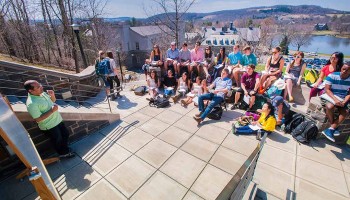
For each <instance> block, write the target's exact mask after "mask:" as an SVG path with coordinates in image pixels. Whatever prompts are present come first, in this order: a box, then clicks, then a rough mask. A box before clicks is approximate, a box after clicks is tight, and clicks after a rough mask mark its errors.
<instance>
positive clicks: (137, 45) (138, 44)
mask: <svg viewBox="0 0 350 200" xmlns="http://www.w3.org/2000/svg"><path fill="white" fill-rule="evenodd" d="M136 50H140V43H138V42H136Z"/></svg>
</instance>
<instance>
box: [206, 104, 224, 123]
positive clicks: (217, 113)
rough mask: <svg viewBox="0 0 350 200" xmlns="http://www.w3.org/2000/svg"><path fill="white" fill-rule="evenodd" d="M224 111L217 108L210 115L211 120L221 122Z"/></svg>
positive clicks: (219, 107)
mask: <svg viewBox="0 0 350 200" xmlns="http://www.w3.org/2000/svg"><path fill="white" fill-rule="evenodd" d="M222 113H223V110H222V108H221V106H216V107H214V108H213V110H212V111H211V112H210V113H209V114H208V118H209V119H213V120H220V119H221V116H222Z"/></svg>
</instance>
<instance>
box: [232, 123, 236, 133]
mask: <svg viewBox="0 0 350 200" xmlns="http://www.w3.org/2000/svg"><path fill="white" fill-rule="evenodd" d="M232 134H236V126H235V123H233V124H232Z"/></svg>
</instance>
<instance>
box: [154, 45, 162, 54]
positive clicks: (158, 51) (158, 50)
mask: <svg viewBox="0 0 350 200" xmlns="http://www.w3.org/2000/svg"><path fill="white" fill-rule="evenodd" d="M154 47H156V48H157V55H160V49H159V46H158V45H157V44H156V45H154ZM152 51H153V55H156V51H155V50H154V48H153V50H152Z"/></svg>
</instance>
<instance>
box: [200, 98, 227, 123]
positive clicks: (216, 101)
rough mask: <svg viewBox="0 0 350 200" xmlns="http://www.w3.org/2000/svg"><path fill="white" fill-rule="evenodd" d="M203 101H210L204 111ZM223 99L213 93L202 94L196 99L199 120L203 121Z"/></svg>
mask: <svg viewBox="0 0 350 200" xmlns="http://www.w3.org/2000/svg"><path fill="white" fill-rule="evenodd" d="M204 100H211V101H210V103H209V105H208V106H207V108H206V109H205V110H204V102H203V101H204ZM223 100H224V99H223V98H222V97H220V96H217V95H216V94H213V93H207V94H203V95H201V96H199V97H198V108H199V112H202V115H201V118H202V120H204V119H205V118H206V117H207V115H208V114H209V113H210V111H211V110H212V109H213V108H214V107H215V106H216V105H218V104H220V103H221V102H222V101H223Z"/></svg>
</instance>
